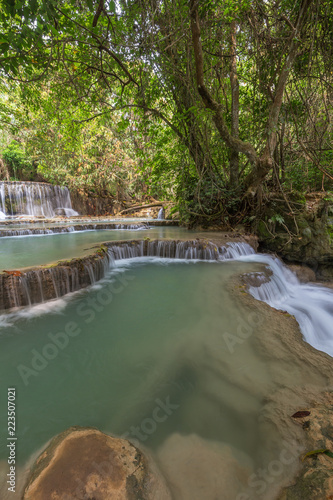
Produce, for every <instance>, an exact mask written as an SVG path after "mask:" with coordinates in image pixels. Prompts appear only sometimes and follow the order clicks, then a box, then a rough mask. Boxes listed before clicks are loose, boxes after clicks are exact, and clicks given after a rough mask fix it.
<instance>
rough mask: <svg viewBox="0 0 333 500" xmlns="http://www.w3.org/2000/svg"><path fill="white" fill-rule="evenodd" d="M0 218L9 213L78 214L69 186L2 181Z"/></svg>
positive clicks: (0, 184) (35, 214)
mask: <svg viewBox="0 0 333 500" xmlns="http://www.w3.org/2000/svg"><path fill="white" fill-rule="evenodd" d="M0 210H1V212H0V218H4V216H8V215H32V216H44V217H54V216H55V215H56V213H57V212H59V211H62V212H63V213H64V215H66V216H67V217H71V216H73V215H78V213H77V212H75V210H73V209H72V203H71V197H70V193H69V190H68V189H67V187H60V186H52V185H51V184H44V183H41V182H0Z"/></svg>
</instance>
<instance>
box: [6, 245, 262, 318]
mask: <svg viewBox="0 0 333 500" xmlns="http://www.w3.org/2000/svg"><path fill="white" fill-rule="evenodd" d="M252 253H254V250H253V248H252V247H251V246H250V245H248V244H247V243H244V242H229V243H226V244H225V245H223V246H220V245H217V244H215V243H212V242H209V241H206V240H186V241H181V240H129V241H119V242H110V243H106V244H105V245H103V246H102V247H101V248H99V249H98V250H97V251H96V253H95V254H93V255H89V256H86V257H83V258H80V259H73V260H71V261H69V262H60V263H59V264H57V265H55V266H53V267H49V268H43V267H39V268H33V269H25V270H22V271H7V272H6V273H4V274H0V310H6V309H11V308H14V307H22V306H27V305H32V304H38V303H41V302H44V301H47V300H51V299H54V298H58V297H62V296H63V295H66V294H67V293H71V292H75V291H77V290H80V289H81V288H85V287H87V286H89V285H92V284H94V283H96V282H97V281H99V280H100V279H102V278H103V277H104V276H105V275H106V273H107V272H108V270H109V269H110V267H111V266H112V265H113V262H114V261H115V260H120V259H131V258H136V257H159V258H170V259H184V260H210V261H214V260H215V261H219V260H231V259H234V258H237V256H241V255H245V254H248V255H251V254H252Z"/></svg>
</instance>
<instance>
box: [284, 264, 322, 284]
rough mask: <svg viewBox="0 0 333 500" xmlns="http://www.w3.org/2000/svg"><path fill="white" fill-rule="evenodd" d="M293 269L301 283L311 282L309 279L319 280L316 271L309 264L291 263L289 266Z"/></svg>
mask: <svg viewBox="0 0 333 500" xmlns="http://www.w3.org/2000/svg"><path fill="white" fill-rule="evenodd" d="M288 267H289V269H290V270H291V271H293V272H294V273H295V274H296V276H297V278H298V279H299V281H300V282H301V283H309V281H317V278H316V273H315V272H314V271H313V270H312V269H310V267H308V266H305V265H303V266H298V265H296V264H291V265H289V266H288Z"/></svg>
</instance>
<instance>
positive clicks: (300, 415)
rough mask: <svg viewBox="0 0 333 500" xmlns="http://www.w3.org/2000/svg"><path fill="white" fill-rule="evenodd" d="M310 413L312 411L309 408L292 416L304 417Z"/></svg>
mask: <svg viewBox="0 0 333 500" xmlns="http://www.w3.org/2000/svg"><path fill="white" fill-rule="evenodd" d="M309 415H310V412H309V411H307V410H301V411H297V412H296V413H294V414H293V415H291V417H292V418H303V417H308V416H309Z"/></svg>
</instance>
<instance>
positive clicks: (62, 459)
mask: <svg viewBox="0 0 333 500" xmlns="http://www.w3.org/2000/svg"><path fill="white" fill-rule="evenodd" d="M49 499H50V500H51V499H52V500H74V499H75V500H76V499H77V500H111V499H114V500H135V499H140V500H153V499H159V500H170V499H171V497H170V494H169V493H168V490H167V488H166V485H165V483H164V481H163V479H162V477H161V476H160V475H159V473H158V472H157V471H156V470H154V471H152V469H151V466H150V464H149V463H148V460H147V458H146V457H145V456H144V455H143V454H142V452H141V451H139V450H138V449H137V448H135V446H133V445H132V444H131V443H130V442H129V441H127V440H125V439H120V438H114V437H111V436H108V435H106V434H103V433H102V432H100V431H98V430H97V429H91V428H84V427H71V428H69V429H67V430H66V431H65V432H63V433H61V434H59V435H58V436H56V437H55V438H54V439H53V440H52V441H51V443H50V444H49V446H48V447H47V448H46V450H44V451H43V452H42V454H41V455H40V456H39V457H38V459H37V460H36V462H35V464H34V466H33V468H32V470H31V472H30V475H29V478H28V481H27V485H26V487H25V491H24V495H23V500H49Z"/></svg>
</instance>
